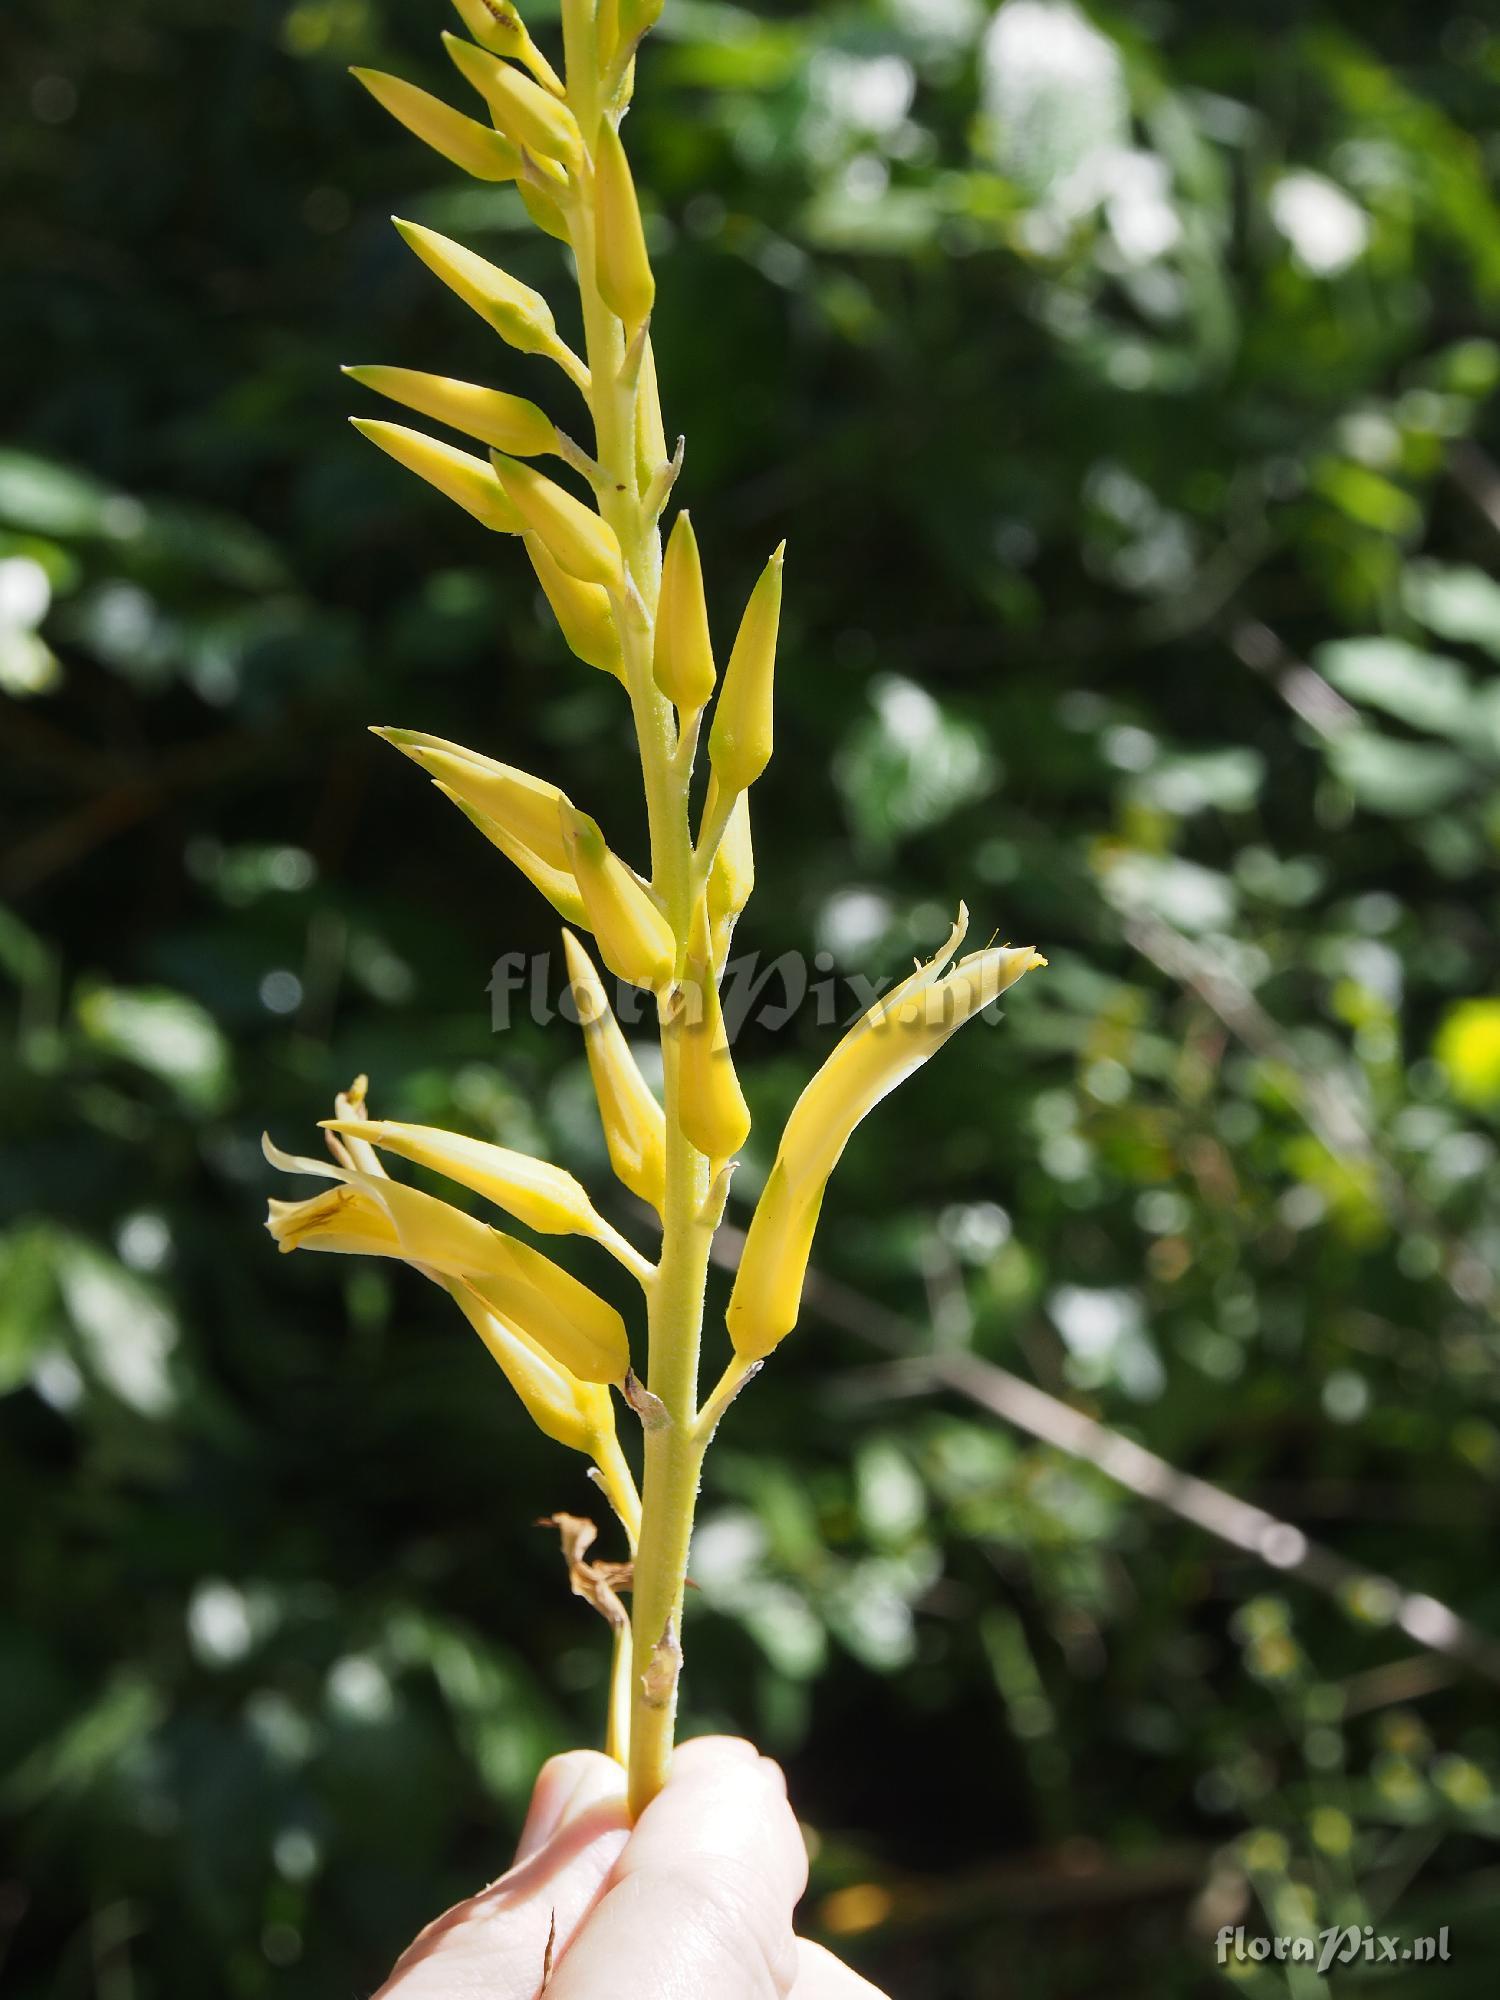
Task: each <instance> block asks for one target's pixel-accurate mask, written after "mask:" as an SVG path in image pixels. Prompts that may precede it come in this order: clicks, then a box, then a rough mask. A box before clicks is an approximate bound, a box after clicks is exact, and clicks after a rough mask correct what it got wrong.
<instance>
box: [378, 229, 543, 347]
mask: <svg viewBox="0 0 1500 2000" xmlns="http://www.w3.org/2000/svg"><path fill="white" fill-rule="evenodd" d="M391 219H392V221H393V222H394V223H395V225H396V228H397V229H398V230H399V231H400V234H401V237H402V240H403V242H405V243H408V244H409V245H410V246H411V248H412V249H413V250H415V251H416V253H417V255H418V256H419V257H420V258H421V260H422V262H423V263H424V264H425V265H426V266H427V268H428V270H429V271H431V272H433V273H434V274H435V275H436V276H437V277H439V278H441V279H442V281H443V283H444V284H445V285H446V286H447V287H448V289H449V291H451V292H454V293H456V294H457V296H458V297H459V298H461V299H462V300H463V302H464V304H465V305H466V306H469V307H471V308H472V309H473V311H475V312H477V313H478V315H479V317H480V318H481V319H482V320H484V321H485V322H486V323H487V324H488V325H490V326H492V327H493V328H494V329H495V331H496V333H498V334H499V336H500V338H501V339H502V340H504V341H507V342H508V343H509V344H510V346H512V347H514V348H517V349H518V350H519V351H520V352H521V353H522V354H555V353H556V352H557V350H558V348H559V346H560V344H561V343H560V342H559V341H558V338H557V323H556V321H555V320H554V319H553V317H552V308H551V307H550V306H549V305H548V304H547V301H546V300H545V299H544V298H543V297H542V295H541V293H540V292H534V291H533V290H532V289H531V287H530V285H523V284H522V283H521V282H520V280H519V279H518V278H513V277H511V276H510V274H509V273H508V272H506V271H502V270H501V269H500V267H499V265H498V264H491V263H490V262H489V261H488V260H487V259H486V258H484V257H479V256H476V255H475V253H474V252H473V251H472V250H466V249H465V248H464V246H463V245H462V243H455V242H454V241H453V239H452V238H451V237H449V236H440V235H439V234H438V232H437V231H436V230H435V229H426V228H424V227H423V226H422V224H421V223H420V222H403V221H402V220H401V218H400V217H399V216H393V217H392V218H391Z"/></svg>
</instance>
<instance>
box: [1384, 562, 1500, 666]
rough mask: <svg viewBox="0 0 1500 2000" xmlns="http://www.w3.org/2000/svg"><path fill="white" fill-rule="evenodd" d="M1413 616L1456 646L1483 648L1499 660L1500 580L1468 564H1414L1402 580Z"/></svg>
mask: <svg viewBox="0 0 1500 2000" xmlns="http://www.w3.org/2000/svg"><path fill="white" fill-rule="evenodd" d="M1401 601H1402V603H1403V604H1404V605H1405V607H1406V609H1407V610H1408V611H1409V612H1410V613H1411V615H1412V617H1413V618H1415V619H1417V620H1418V621H1419V622H1420V623H1421V624H1423V625H1425V626H1426V627H1427V629H1428V631H1429V632H1436V634H1437V635H1438V637H1439V638H1440V639H1449V640H1451V641H1452V642H1453V643H1454V644H1455V645H1461V646H1482V647H1483V648H1484V650H1485V651H1486V652H1487V653H1492V654H1493V655H1494V656H1495V658H1496V659H1497V660H1500V583H1496V581H1495V579H1494V578H1493V577H1491V576H1486V575H1485V573H1484V571H1483V570H1482V569H1475V568H1473V567H1472V566H1471V565H1470V564H1467V563H1440V562H1415V563H1410V564H1408V565H1407V568H1406V572H1405V574H1404V575H1403V577H1402V579H1401Z"/></svg>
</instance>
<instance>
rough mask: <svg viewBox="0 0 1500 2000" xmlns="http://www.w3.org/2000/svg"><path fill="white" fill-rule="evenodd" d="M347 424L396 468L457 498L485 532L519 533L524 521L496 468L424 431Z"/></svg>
mask: <svg viewBox="0 0 1500 2000" xmlns="http://www.w3.org/2000/svg"><path fill="white" fill-rule="evenodd" d="M349 421H350V423H351V424H353V426H354V428H355V429H356V430H357V431H358V432H359V434H360V436H361V437H367V438H368V439H369V440H370V442H371V444H378V445H379V446H380V449H381V450H382V451H383V452H388V453H389V455H390V456H391V457H392V458H393V459H395V461H396V463H397V464H398V465H404V466H405V467H406V469H407V471H408V472H414V473H415V474H416V475H417V477H418V478H419V479H425V480H426V481H427V484H428V485H429V486H435V487H436V488H437V490H438V492H439V493H443V494H446V495H447V497H448V498H449V499H450V500H456V501H457V503H458V505H459V506H460V507H462V508H463V509H464V511H465V512H466V513H469V514H472V515H473V516H474V519H475V520H476V521H480V522H482V523H483V524H484V526H485V527H486V528H493V529H495V530H496V532H497V533H499V534H502V535H519V534H520V532H521V529H522V525H523V523H522V521H521V517H520V515H519V514H518V513H517V512H516V510H515V508H514V507H513V506H512V505H511V503H510V501H509V500H508V499H507V498H506V497H505V489H504V487H503V486H502V485H501V484H500V481H499V479H498V478H497V477H496V476H495V469H494V467H493V466H491V465H487V464H486V463H485V461H484V460H483V459H482V458H475V457H474V455H473V453H472V452H467V451H460V450H459V449H458V447H457V445H451V444H443V443H441V442H440V441H439V440H438V439H437V438H430V437H427V436H426V435H425V434H424V433H423V432H422V431H414V430H409V429H408V428H407V426H406V425H405V424H388V423H384V422H382V421H380V420H379V419H377V418H372V417H351V418H350V419H349Z"/></svg>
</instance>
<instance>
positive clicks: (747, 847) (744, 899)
mask: <svg viewBox="0 0 1500 2000" xmlns="http://www.w3.org/2000/svg"><path fill="white" fill-rule="evenodd" d="M754 887H755V849H754V846H753V844H752V841H751V838H750V794H749V793H748V792H741V793H740V794H739V796H738V797H737V798H736V799H735V802H734V804H733V806H732V807H731V808H730V812H729V818H728V820H727V821H726V823H725V826H724V837H723V839H722V840H721V841H720V842H719V847H718V852H717V853H716V854H715V855H714V858H713V865H712V867H711V868H710V869H709V871H708V891H707V903H708V923H709V937H710V942H711V944H712V946H713V960H714V965H715V967H716V968H717V970H718V971H720V972H722V971H723V969H724V962H725V960H726V959H727V958H728V957H729V943H730V939H731V938H732V937H733V936H734V927H735V924H736V923H737V922H738V921H739V915H740V912H741V910H743V909H744V907H745V905H746V903H748V902H749V900H750V892H751V890H752V889H753V888H754Z"/></svg>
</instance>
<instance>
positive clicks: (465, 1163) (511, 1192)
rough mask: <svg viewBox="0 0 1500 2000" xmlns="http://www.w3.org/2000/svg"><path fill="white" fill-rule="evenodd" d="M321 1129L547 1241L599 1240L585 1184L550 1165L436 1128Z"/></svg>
mask: <svg viewBox="0 0 1500 2000" xmlns="http://www.w3.org/2000/svg"><path fill="white" fill-rule="evenodd" d="M322 1124H323V1129H324V1130H325V1131H328V1132H337V1133H339V1134H340V1135H341V1136H342V1137H345V1138H354V1139H360V1140H364V1141H366V1142H367V1143H368V1144H370V1145H372V1146H379V1147H380V1148H382V1150H384V1151H385V1152H388V1153H395V1154H397V1155H398V1156H399V1157H400V1158H401V1159H403V1160H411V1161H412V1162H414V1164H415V1165H417V1166H419V1167H429V1168H431V1170H432V1171H433V1172H434V1173H437V1174H443V1175H445V1176H446V1177H447V1178H448V1179H449V1180H450V1181H457V1182H458V1184H459V1186H460V1187H466V1188H469V1189H470V1190H472V1192H473V1193H475V1194H480V1195H483V1196H484V1198H485V1200H486V1201H491V1202H493V1203H494V1204H495V1206H496V1207H497V1208H503V1209H504V1210H505V1212H506V1214H507V1215H513V1216H514V1217H515V1219H516V1221H517V1222H524V1223H525V1224H526V1227H527V1228H528V1229H535V1230H536V1231H538V1233H539V1234H541V1235H543V1236H592V1237H597V1236H598V1234H599V1232H600V1230H601V1228H602V1220H603V1219H602V1217H601V1216H600V1215H599V1213H598V1211H597V1209H596V1208H595V1207H594V1204H593V1203H592V1202H591V1201H590V1200H589V1198H588V1195H587V1193H586V1192H585V1191H584V1188H583V1186H582V1184H581V1183H580V1182H578V1181H576V1180H575V1179H574V1178H573V1176H572V1175H571V1174H570V1173H567V1172H565V1171H564V1169H563V1168H561V1167H555V1166H553V1164H552V1162H551V1161H550V1160H537V1159H533V1158H532V1156H531V1155H530V1154H529V1153H516V1152H512V1151H511V1149H510V1147H508V1146H496V1145H492V1144H490V1142H489V1141H488V1140H485V1139H470V1138H466V1137H465V1136H464V1135H463V1134H462V1133H460V1132H445V1131H443V1130H442V1129H441V1128H440V1127H439V1126H436V1125H403V1124H398V1123H396V1122H395V1121H393V1120H391V1119H388V1118H380V1119H368V1118H366V1119H344V1118H325V1119H324V1120H323V1121H322Z"/></svg>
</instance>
